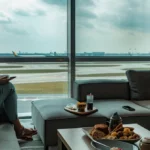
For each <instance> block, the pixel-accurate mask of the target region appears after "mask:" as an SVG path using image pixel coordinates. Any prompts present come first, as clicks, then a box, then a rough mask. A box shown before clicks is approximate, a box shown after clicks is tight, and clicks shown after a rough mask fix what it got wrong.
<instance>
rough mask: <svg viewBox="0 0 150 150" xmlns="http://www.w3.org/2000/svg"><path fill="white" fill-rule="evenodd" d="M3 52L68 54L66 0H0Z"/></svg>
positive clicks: (45, 54)
mask: <svg viewBox="0 0 150 150" xmlns="http://www.w3.org/2000/svg"><path fill="white" fill-rule="evenodd" d="M60 24H61V25H60ZM12 52H14V53H12ZM0 53H2V54H3V55H4V54H5V55H6V56H8V55H9V56H17V54H18V55H20V56H41V57H45V56H64V55H67V0H61V1H60V0H55V1H53V0H52V1H51V0H11V1H10V0H0ZM13 54H14V55H13Z"/></svg>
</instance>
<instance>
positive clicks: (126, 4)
mask: <svg viewBox="0 0 150 150" xmlns="http://www.w3.org/2000/svg"><path fill="white" fill-rule="evenodd" d="M149 10H150V1H144V2H143V0H115V2H114V0H85V1H83V0H76V53H77V55H78V56H81V55H82V56H122V55H123V56H141V55H143V56H148V55H150V44H149V39H150V21H149V18H150V13H149Z"/></svg>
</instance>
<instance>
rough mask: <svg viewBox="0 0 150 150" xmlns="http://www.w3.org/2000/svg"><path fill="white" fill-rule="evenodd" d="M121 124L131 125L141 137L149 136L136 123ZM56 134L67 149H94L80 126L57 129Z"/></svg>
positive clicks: (148, 133) (147, 131)
mask: <svg viewBox="0 0 150 150" xmlns="http://www.w3.org/2000/svg"><path fill="white" fill-rule="evenodd" d="M123 126H128V127H133V128H134V132H135V133H137V134H139V135H140V136H141V137H142V138H143V137H148V136H150V131H149V130H147V129H145V128H143V127H142V126H140V125H138V124H125V125H123ZM57 134H58V136H59V138H60V139H61V141H62V142H63V143H64V145H65V146H66V147H67V149H68V150H82V149H85V150H94V148H92V146H91V140H90V139H89V138H88V137H87V136H86V135H85V133H84V132H83V131H82V128H70V129H58V130H57ZM137 145H138V143H137Z"/></svg>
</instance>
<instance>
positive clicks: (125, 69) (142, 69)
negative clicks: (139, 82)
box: [122, 68, 150, 70]
mask: <svg viewBox="0 0 150 150" xmlns="http://www.w3.org/2000/svg"><path fill="white" fill-rule="evenodd" d="M122 70H150V68H124V69H122Z"/></svg>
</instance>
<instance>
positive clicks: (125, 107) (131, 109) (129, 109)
mask: <svg viewBox="0 0 150 150" xmlns="http://www.w3.org/2000/svg"><path fill="white" fill-rule="evenodd" d="M122 108H124V109H126V110H128V111H135V109H134V108H132V107H130V106H122Z"/></svg>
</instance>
